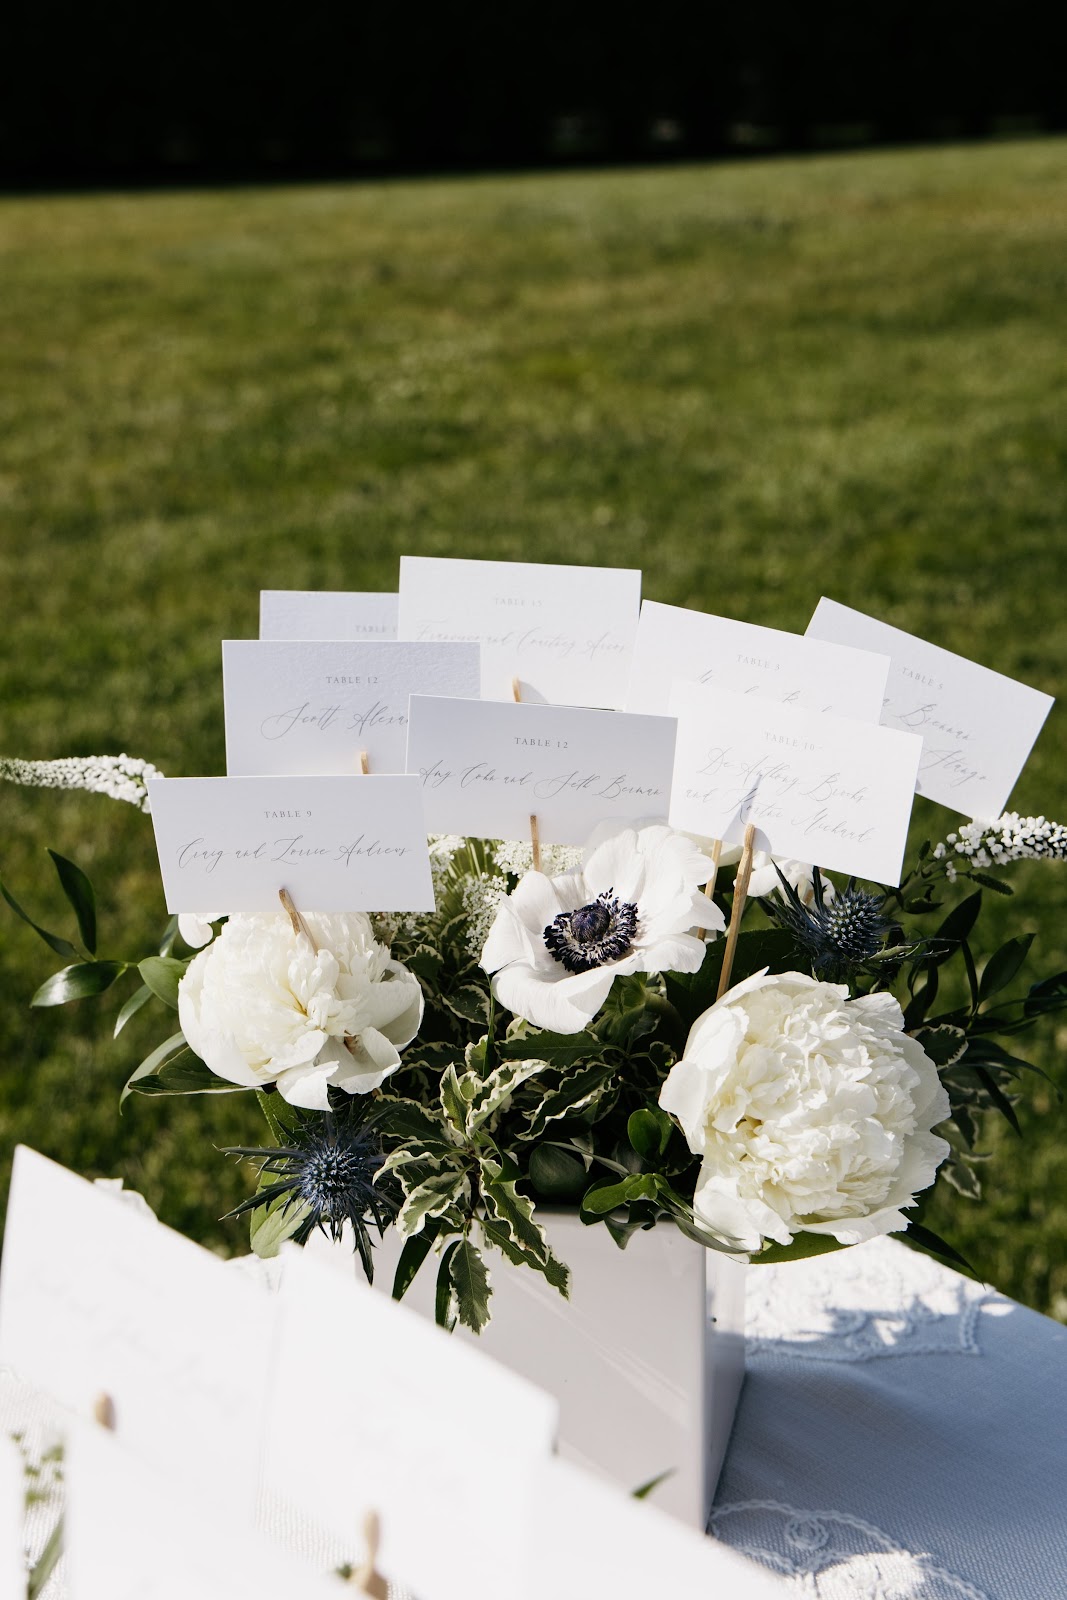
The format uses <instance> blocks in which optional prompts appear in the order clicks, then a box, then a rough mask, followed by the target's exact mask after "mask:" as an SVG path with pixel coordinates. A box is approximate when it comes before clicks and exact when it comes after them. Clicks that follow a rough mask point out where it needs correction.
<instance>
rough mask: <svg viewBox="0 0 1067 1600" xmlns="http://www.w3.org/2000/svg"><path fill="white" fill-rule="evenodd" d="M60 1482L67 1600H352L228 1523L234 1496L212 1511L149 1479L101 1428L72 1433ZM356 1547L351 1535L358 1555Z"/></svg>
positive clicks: (176, 1487)
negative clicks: (63, 1490) (63, 1487)
mask: <svg viewBox="0 0 1067 1600" xmlns="http://www.w3.org/2000/svg"><path fill="white" fill-rule="evenodd" d="M64 1479H65V1483H66V1499H67V1505H66V1511H65V1513H64V1519H63V1543H64V1549H65V1552H66V1576H67V1590H68V1593H69V1596H70V1600H331V1597H332V1600H345V1596H348V1597H349V1600H351V1597H352V1596H353V1593H354V1591H353V1589H352V1587H351V1585H348V1584H345V1583H343V1582H342V1581H341V1579H340V1578H335V1577H333V1576H330V1575H328V1574H327V1573H325V1572H319V1571H316V1570H315V1569H314V1568H313V1567H312V1566H311V1565H310V1564H308V1563H306V1562H304V1561H301V1560H300V1559H299V1558H298V1557H297V1556H295V1555H292V1554H290V1553H289V1551H287V1550H283V1549H280V1548H279V1547H278V1546H277V1545H276V1544H274V1543H273V1542H272V1541H271V1540H269V1539H268V1538H266V1537H265V1536H264V1535H263V1534H258V1533H256V1532H255V1531H253V1529H252V1528H251V1527H250V1526H248V1527H243V1526H242V1525H241V1523H240V1521H239V1519H238V1518H235V1517H234V1515H233V1499H232V1496H230V1495H225V1496H224V1495H222V1494H219V1495H218V1496H217V1497H216V1498H215V1500H214V1503H212V1502H210V1501H208V1500H207V1499H206V1498H205V1497H203V1496H202V1495H200V1494H199V1493H196V1492H193V1491H190V1489H189V1488H188V1487H187V1486H185V1485H184V1484H181V1483H178V1482H175V1481H174V1480H173V1479H172V1478H171V1477H169V1476H167V1475H164V1474H163V1473H155V1472H147V1471H146V1470H145V1468H144V1467H143V1465H142V1464H140V1463H139V1462H138V1461H136V1460H135V1459H134V1458H132V1457H131V1456H130V1455H129V1454H128V1453H127V1452H126V1451H125V1450H124V1449H123V1448H122V1445H121V1441H120V1440H118V1439H115V1438H112V1437H111V1436H110V1435H109V1434H108V1433H106V1432H105V1431H104V1430H103V1429H102V1428H91V1427H90V1426H89V1425H88V1424H86V1425H84V1426H82V1427H79V1428H75V1429H72V1431H71V1435H70V1437H69V1439H68V1441H67V1451H66V1460H65V1463H64ZM359 1542H360V1541H359V1537H358V1530H356V1531H354V1532H353V1538H352V1546H353V1553H354V1554H357V1555H358V1554H359V1548H358V1547H359ZM2 1592H3V1593H4V1595H6V1594H7V1590H4V1591H2ZM13 1593H14V1591H12V1594H13Z"/></svg>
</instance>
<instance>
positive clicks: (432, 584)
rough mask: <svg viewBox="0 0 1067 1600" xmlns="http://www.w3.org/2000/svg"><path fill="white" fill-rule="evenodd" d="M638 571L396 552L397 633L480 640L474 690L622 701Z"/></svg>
mask: <svg viewBox="0 0 1067 1600" xmlns="http://www.w3.org/2000/svg"><path fill="white" fill-rule="evenodd" d="M640 606H641V574H640V572H637V571H635V570H632V569H628V568H623V567H559V566H544V565H540V564H537V563H532V562H526V561H450V560H443V559H440V560H439V559H437V558H436V557H423V556H402V557H401V561H400V624H399V627H400V638H401V639H420V640H427V641H429V642H430V643H443V642H444V641H447V640H450V639H466V640H474V641H476V642H477V643H478V644H480V645H481V647H482V697H483V698H484V699H486V700H511V699H512V698H513V692H512V680H513V679H515V678H517V679H518V680H519V691H520V698H521V699H523V700H533V701H535V702H540V703H542V704H543V703H545V702H549V703H552V704H555V705H566V706H613V707H621V706H622V705H623V704H624V703H625V696H626V684H627V680H628V679H629V676H630V654H631V651H632V650H633V643H634V635H635V633H636V631H637V618H638V613H639V610H640Z"/></svg>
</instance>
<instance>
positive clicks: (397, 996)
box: [0, 756, 1067, 1329]
mask: <svg viewBox="0 0 1067 1600" xmlns="http://www.w3.org/2000/svg"><path fill="white" fill-rule="evenodd" d="M154 771H155V769H153V768H149V767H147V766H146V764H145V763H143V762H137V761H132V760H129V759H128V758H126V757H125V756H123V757H102V758H95V759H90V760H88V761H84V762H77V761H63V762H54V763H19V762H7V763H3V764H2V765H0V776H3V777H6V778H8V779H10V780H13V781H16V782H21V783H37V784H49V785H61V786H64V787H86V788H90V789H95V790H98V791H101V792H104V793H107V794H110V795H112V796H113V797H116V798H120V799H124V800H127V801H129V802H131V803H132V804H134V805H137V806H139V807H140V808H141V809H147V802H146V798H145V796H146V791H145V788H144V778H145V776H146V775H148V776H152V775H154ZM709 850H710V842H709V841H697V840H694V839H692V838H690V837H688V836H686V835H683V834H680V833H678V832H675V831H673V830H672V829H671V828H669V827H666V826H664V825H660V824H656V823H649V824H646V825H641V826H632V827H625V828H616V829H615V830H614V831H610V830H607V831H604V832H603V833H601V834H599V835H597V836H595V837H594V838H592V839H591V840H590V841H589V844H588V846H587V848H586V849H585V850H584V851H577V850H572V849H562V848H553V847H549V846H546V847H545V849H544V851H543V855H542V859H541V861H540V864H539V869H538V870H535V869H534V865H533V852H532V849H531V846H530V845H525V844H522V843H516V842H500V841H495V842H494V841H487V840H475V839H462V838H458V837H443V838H437V839H434V840H432V841H431V862H432V867H433V876H434V886H435V892H436V902H437V908H436V911H435V912H434V913H432V914H428V915H420V916H377V917H368V916H365V915H362V914H360V915H316V914H314V913H304V912H302V911H301V910H300V909H299V908H298V907H296V906H295V905H293V903H292V901H291V900H289V899H288V897H284V898H285V903H284V905H283V907H281V908H279V911H278V913H277V914H275V915H262V914H257V915H244V914H242V915H234V916H231V917H228V918H227V917H225V916H224V915H223V914H222V913H218V914H216V913H214V912H211V913H205V914H204V915H203V916H201V917H182V918H180V919H178V918H175V919H172V922H171V924H170V925H169V926H168V927H167V929H166V932H165V935H164V937H163V938H162V940H161V941H160V943H159V946H158V948H157V949H156V950H154V951H153V952H151V953H147V954H145V955H142V956H133V957H130V958H128V959H102V958H100V957H99V956H98V955H97V937H96V909H95V898H94V894H93V890H92V886H91V884H90V883H89V881H88V879H87V878H86V876H85V874H84V873H83V872H82V871H81V870H80V869H79V868H78V867H77V866H76V865H75V864H74V863H73V862H72V861H70V860H68V859H67V858H65V857H63V856H60V855H57V854H56V853H55V852H52V857H53V861H54V864H55V867H56V870H57V872H58V875H59V879H60V883H61V885H62V887H63V889H64V891H65V893H66V896H67V898H68V900H69V902H70V904H71V906H72V908H73V911H74V914H75V918H76V921H77V924H78V932H79V940H80V944H79V943H75V942H74V941H73V940H68V939H66V938H64V937H60V936H58V935H56V934H53V933H51V932H49V931H47V930H46V929H43V928H41V927H39V926H38V925H37V924H36V923H35V922H33V921H32V919H31V918H30V917H29V915H28V914H27V913H26V912H25V911H24V910H23V909H22V907H21V906H20V905H19V903H18V902H17V901H16V900H15V899H14V897H13V896H12V894H11V893H10V892H9V890H8V889H7V888H2V892H3V895H4V898H5V899H6V901H7V903H8V905H9V906H10V907H11V909H12V910H13V911H15V912H16V913H17V914H18V915H19V916H20V917H22V918H23V919H24V920H25V921H26V922H29V923H30V926H31V927H33V928H35V930H36V932H37V933H38V934H40V936H41V938H42V939H43V940H44V941H45V942H46V943H47V944H48V945H49V946H50V947H51V948H52V950H53V951H54V952H55V953H56V954H57V955H59V956H61V957H62V958H64V960H65V961H66V962H67V964H66V965H65V966H64V967H63V968H62V969H61V970H60V971H58V972H56V973H55V974H53V976H52V977H50V978H49V979H48V980H47V981H46V982H45V983H44V984H43V985H42V986H41V988H40V989H39V990H38V992H37V994H36V995H35V996H34V997H33V1002H32V1003H33V1004H34V1005H37V1006H49V1005H57V1004H61V1003H65V1002H68V1001H74V1000H79V999H83V998H86V997H89V996H94V995H101V994H104V993H108V994H113V993H116V992H117V991H118V989H119V987H120V986H121V985H122V984H124V983H128V982H129V980H131V979H139V985H138V986H137V987H136V988H135V989H134V990H133V992H132V993H130V994H129V995H128V997H127V998H126V999H125V1002H124V1003H123V1004H122V1006H121V1009H120V1010H119V1012H118V1016H117V1020H116V1023H115V1032H116V1034H120V1033H121V1031H122V1029H123V1027H124V1026H125V1024H126V1023H127V1022H128V1020H129V1018H130V1017H131V1016H133V1014H134V1013H135V1012H136V1011H138V1010H140V1009H141V1007H143V1006H145V1005H148V1004H162V1005H163V1006H164V1007H165V1008H168V1009H170V1010H173V1011H176V1013H177V1020H178V1023H179V1027H178V1029H177V1030H176V1031H172V1032H171V1033H170V1034H169V1036H168V1037H167V1038H166V1039H164V1040H163V1041H162V1042H161V1043H160V1045H159V1046H158V1048H157V1049H155V1050H154V1051H153V1052H152V1053H151V1054H150V1055H149V1056H148V1057H147V1058H146V1059H145V1060H144V1061H142V1062H141V1063H140V1065H139V1066H138V1067H137V1068H136V1070H135V1071H134V1072H133V1073H132V1075H131V1076H130V1078H129V1081H128V1082H127V1084H126V1086H125V1089H124V1090H123V1097H125V1096H126V1095H127V1094H131V1093H134V1094H142V1095H159V1094H197V1093H205V1092H216V1093H217V1092H230V1093H234V1092H250V1091H251V1092H254V1093H255V1094H256V1096H257V1098H258V1101H259V1104H260V1106H261V1108H262V1111H263V1115H264V1118H265V1122H266V1129H267V1132H266V1135H265V1139H264V1143H263V1144H262V1146H257V1147H248V1148H242V1149H239V1150H235V1151H231V1152H228V1153H229V1154H231V1155H234V1156H237V1157H239V1158H243V1159H246V1160H247V1161H249V1162H250V1163H252V1165H253V1167H254V1168H255V1170H256V1171H257V1172H258V1182H257V1186H256V1188H255V1190H254V1192H253V1193H251V1194H250V1195H249V1196H248V1198H247V1199H246V1200H245V1201H244V1202H243V1203H242V1204H241V1205H240V1206H239V1207H238V1208H237V1210H238V1212H239V1213H245V1214H247V1215H248V1217H249V1219H250V1227H251V1241H252V1246H253V1248H254V1249H255V1250H256V1251H257V1252H258V1253H260V1254H262V1255H271V1254H273V1253H274V1252H276V1251H277V1249H278V1248H279V1245H280V1243H281V1241H282V1240H284V1239H286V1238H292V1239H294V1240H296V1241H297V1242H303V1241H304V1240H306V1239H307V1238H308V1237H309V1236H310V1234H311V1232H312V1230H314V1229H316V1228H319V1229H322V1230H323V1231H325V1232H326V1233H328V1234H329V1235H331V1236H332V1237H333V1238H334V1239H338V1240H339V1239H341V1238H342V1237H343V1236H345V1237H347V1236H349V1235H351V1237H352V1238H353V1240H354V1244H355V1248H356V1250H357V1252H358V1254H359V1257H360V1258H361V1260H362V1263H363V1267H364V1269H365V1271H366V1273H367V1276H368V1278H369V1277H371V1276H372V1275H373V1267H374V1242H375V1236H378V1237H380V1236H382V1235H383V1234H384V1232H385V1230H386V1228H388V1227H390V1226H394V1227H396V1228H397V1229H398V1231H399V1233H400V1234H401V1236H402V1237H403V1239H404V1240H405V1244H404V1248H403V1252H402V1254H401V1257H400V1263H399V1267H398V1269H397V1272H396V1279H395V1283H394V1286H393V1292H394V1294H395V1295H397V1296H400V1295H402V1294H403V1293H404V1291H405V1290H406V1289H407V1287H408V1286H409V1285H410V1283H411V1281H412V1279H413V1278H414V1276H415V1274H416V1272H417V1271H418V1270H419V1269H420V1268H421V1267H422V1266H423V1264H424V1263H425V1262H426V1261H427V1258H429V1257H431V1256H434V1257H435V1258H436V1273H437V1315H438V1320H439V1321H441V1322H442V1323H444V1324H446V1325H449V1326H451V1325H454V1324H455V1322H456V1321H457V1320H459V1321H461V1322H463V1323H464V1324H466V1325H467V1326H469V1327H471V1328H473V1329H480V1328H482V1327H483V1326H484V1325H485V1323H486V1322H487V1320H488V1318H489V1315H490V1295H491V1286H490V1277H489V1271H488V1269H487V1258H490V1259H491V1258H492V1256H493V1255H494V1254H495V1253H499V1254H500V1255H502V1256H504V1257H505V1258H506V1259H507V1261H509V1262H512V1263H514V1264H516V1265H519V1266H523V1267H525V1268H528V1269H532V1270H534V1271H536V1272H539V1273H541V1274H543V1276H544V1277H545V1278H546V1279H547V1280H548V1282H549V1283H550V1284H552V1285H553V1286H554V1287H555V1288H556V1289H558V1290H559V1291H560V1292H561V1293H563V1294H566V1292H567V1285H568V1269H567V1266H566V1264H565V1263H564V1262H562V1261H560V1260H558V1259H557V1258H556V1256H555V1255H554V1254H553V1253H552V1250H551V1249H550V1248H549V1245H548V1242H547V1240H546V1237H545V1233H544V1230H543V1227H542V1224H541V1221H540V1220H539V1212H542V1213H543V1210H544V1208H546V1207H567V1208H571V1209H576V1210H577V1211H578V1212H579V1214H580V1216H581V1218H582V1220H583V1221H584V1222H586V1223H588V1224H589V1225H590V1226H603V1227H605V1228H606V1229H607V1230H608V1231H609V1233H610V1234H611V1236H612V1237H613V1238H614V1240H615V1241H616V1243H617V1244H618V1245H620V1246H624V1245H625V1244H626V1241H627V1239H628V1238H629V1237H630V1236H631V1234H632V1233H633V1232H634V1230H636V1229H642V1228H649V1227H652V1226H654V1225H656V1224H662V1223H670V1224H671V1225H673V1226H676V1227H678V1228H680V1229H681V1230H682V1232H683V1233H684V1234H686V1235H687V1236H688V1237H690V1238H692V1239H694V1240H697V1241H699V1243H700V1244H702V1245H704V1246H706V1247H707V1248H708V1249H713V1250H720V1251H725V1252H727V1253H730V1254H733V1255H740V1256H747V1257H748V1258H750V1259H752V1260H782V1259H784V1258H787V1257H790V1256H801V1255H805V1254H810V1253H812V1252H814V1251H817V1250H822V1249H827V1248H835V1247H837V1246H840V1245H847V1244H853V1243H856V1242H858V1241H860V1240H863V1239H866V1238H870V1237H872V1236H874V1235H876V1234H881V1233H890V1232H904V1231H906V1232H907V1233H908V1234H909V1235H910V1236H911V1237H913V1238H914V1239H916V1240H917V1241H918V1242H920V1243H922V1244H924V1245H926V1246H928V1247H932V1248H934V1249H937V1250H939V1251H941V1252H942V1253H947V1254H949V1255H950V1256H954V1252H953V1251H952V1250H951V1247H950V1246H948V1245H946V1244H944V1243H943V1241H940V1240H939V1239H937V1238H936V1236H934V1235H932V1234H931V1233H929V1232H928V1231H927V1230H926V1229H924V1228H923V1227H922V1225H921V1223H920V1222H919V1221H918V1220H916V1219H915V1218H914V1217H913V1218H912V1219H911V1220H909V1217H908V1215H907V1213H908V1212H910V1211H912V1210H913V1208H914V1207H915V1205H916V1200H917V1197H918V1196H919V1195H920V1194H921V1193H922V1192H923V1191H924V1190H926V1189H928V1188H929V1187H930V1185H931V1184H932V1183H933V1182H934V1180H935V1177H936V1176H937V1175H938V1174H940V1175H941V1176H942V1177H943V1178H945V1179H946V1180H947V1181H949V1182H950V1183H952V1184H954V1185H955V1186H956V1188H957V1189H959V1190H960V1191H961V1192H963V1193H964V1194H968V1195H973V1196H977V1195H978V1194H979V1192H980V1186H979V1181H978V1176H977V1162H978V1161H979V1160H980V1155H979V1153H978V1150H977V1143H978V1138H979V1127H980V1123H981V1120H982V1118H983V1116H984V1115H985V1114H987V1113H990V1112H993V1113H999V1114H1000V1115H1001V1116H1003V1117H1005V1118H1007V1119H1008V1121H1009V1122H1010V1123H1012V1124H1013V1125H1014V1126H1016V1127H1017V1126H1018V1124H1017V1120H1016V1113H1015V1110H1014V1105H1015V1102H1016V1099H1017V1088H1018V1082H1019V1080H1020V1078H1021V1076H1022V1074H1023V1073H1024V1072H1026V1071H1030V1070H1037V1069H1033V1068H1032V1067H1031V1064H1030V1063H1028V1062H1027V1061H1026V1060H1024V1059H1023V1058H1021V1057H1020V1056H1018V1055H1016V1054H1014V1053H1013V1051H1012V1050H1011V1049H1009V1048H1008V1047H1007V1045H1006V1044H1005V1042H1004V1041H1008V1042H1009V1043H1010V1042H1011V1041H1013V1040H1014V1037H1015V1036H1016V1035H1018V1034H1021V1033H1023V1032H1025V1031H1026V1030H1028V1029H1030V1028H1031V1027H1033V1026H1034V1025H1035V1024H1036V1023H1037V1022H1038V1021H1039V1020H1040V1019H1041V1018H1042V1017H1043V1016H1045V1015H1046V1014H1048V1013H1050V1012H1053V1011H1055V1010H1058V1009H1060V1008H1062V1007H1064V1006H1065V1005H1067V974H1062V973H1061V974H1058V975H1057V976H1055V977H1050V978H1045V979H1042V980H1037V981H1033V980H1031V981H1027V980H1026V979H1024V977H1023V969H1024V967H1025V966H1026V964H1027V961H1028V958H1029V954H1030V947H1031V943H1032V935H1030V934H1025V935H1022V936H1019V937H1014V938H1011V939H1009V940H1008V941H1007V942H1006V943H1005V944H1003V945H1001V946H1000V948H999V949H997V950H996V951H995V952H994V953H992V954H991V955H990V956H989V958H988V959H987V960H986V961H985V962H984V964H982V965H981V970H980V963H979V958H978V956H977V954H976V946H975V929H976V925H977V923H978V919H979V915H980V912H981V907H982V898H983V891H987V890H988V891H992V892H995V893H997V894H1010V893H1011V889H1010V887H1009V886H1008V884H1007V883H1005V882H1004V880H1003V878H1002V876H1000V873H1001V870H1002V869H1003V868H1004V867H1006V866H1007V865H1008V864H1009V863H1010V862H1012V861H1014V860H1018V859H1021V858H1026V857H1033V858H1045V859H1060V860H1062V859H1063V858H1064V856H1065V855H1067V829H1064V828H1063V827H1061V826H1059V825H1057V824H1052V823H1048V822H1046V821H1045V819H1044V818H1040V817H1039V818H1022V817H1019V816H1017V815H1015V814H1014V813H1012V814H1007V815H1005V816H1003V817H1001V818H999V819H998V820H997V821H995V822H989V823H982V822H975V823H971V824H968V825H967V826H965V827H963V828H961V829H960V830H959V831H958V832H957V833H955V834H950V835H949V836H948V838H947V839H946V840H944V841H943V842H942V843H940V844H938V845H936V846H935V847H931V846H930V845H928V844H927V845H923V847H922V848H921V850H920V851H919V853H918V857H917V859H916V861H915V863H914V865H913V866H912V867H911V869H910V870H909V871H908V872H907V874H906V876H905V878H904V881H903V883H902V884H901V886H900V887H899V888H892V889H884V888H881V887H878V886H864V885H861V884H858V883H856V881H855V880H849V881H848V882H847V883H834V882H832V881H831V880H830V879H829V878H828V877H827V876H825V875H824V874H823V873H821V872H820V871H819V869H818V867H814V866H809V865H807V864H805V863H800V862H793V861H788V862H787V861H771V860H768V859H766V858H763V857H760V856H758V855H757V856H755V857H752V856H751V855H750V854H746V857H745V858H744V859H743V860H742V861H741V862H737V861H736V854H737V853H736V852H734V859H733V860H730V859H729V857H728V854H727V853H724V855H723V858H722V862H721V863H720V862H719V861H717V860H716V859H715V858H714V856H713V855H712V854H710V853H709ZM732 869H733V870H732ZM728 924H729V938H727V937H725V931H726V928H727V925H728ZM179 941H180V942H181V944H184V945H185V946H186V947H187V948H188V950H189V951H190V952H191V953H189V954H187V955H182V954H180V953H177V952H178V951H179V950H180V947H181V944H180V943H179ZM193 952H195V953H193ZM956 1259H958V1257H957V1258H956Z"/></svg>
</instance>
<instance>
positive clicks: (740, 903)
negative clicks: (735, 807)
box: [715, 822, 756, 1000]
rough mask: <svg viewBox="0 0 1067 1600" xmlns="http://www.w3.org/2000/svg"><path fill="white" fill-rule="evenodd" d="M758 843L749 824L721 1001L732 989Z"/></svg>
mask: <svg viewBox="0 0 1067 1600" xmlns="http://www.w3.org/2000/svg"><path fill="white" fill-rule="evenodd" d="M755 842H756V829H755V825H754V824H753V823H751V822H750V823H749V824H748V827H747V828H746V829H745V846H744V849H743V850H742V851H741V860H740V862H739V863H738V867H737V877H736V878H735V879H734V902H733V905H732V906H731V908H730V928H729V931H728V933H727V935H726V949H725V951H724V952H723V958H722V973H721V975H720V977H719V992H718V994H717V995H716V996H715V998H716V999H717V1000H721V999H722V997H723V995H724V994H725V993H726V991H727V989H728V988H729V987H730V974H731V973H732V972H733V970H734V956H735V954H736V953H737V939H738V935H739V934H740V932H741V918H742V917H743V916H744V914H745V901H746V900H747V898H748V883H749V879H750V878H751V876H752V847H753V845H754V844H755Z"/></svg>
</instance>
